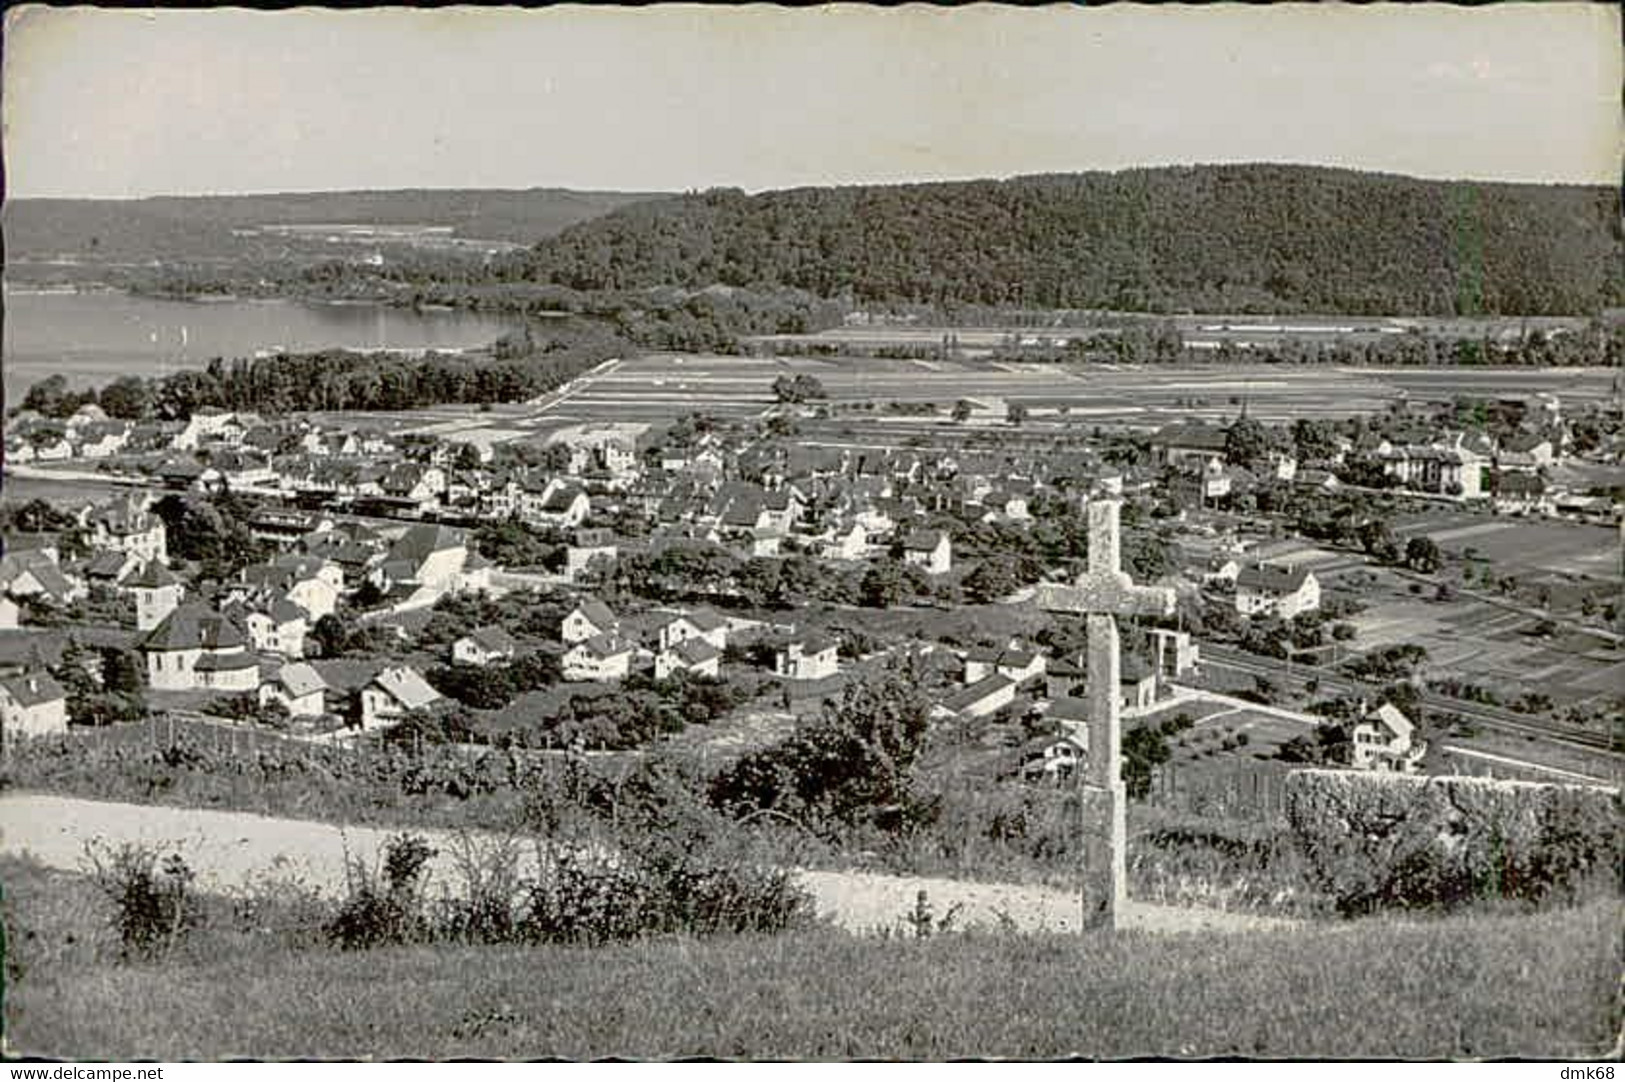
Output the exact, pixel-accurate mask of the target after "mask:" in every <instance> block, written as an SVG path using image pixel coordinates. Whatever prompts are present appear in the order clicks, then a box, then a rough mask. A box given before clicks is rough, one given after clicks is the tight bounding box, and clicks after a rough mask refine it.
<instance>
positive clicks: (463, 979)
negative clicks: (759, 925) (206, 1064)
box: [0, 860, 1621, 1059]
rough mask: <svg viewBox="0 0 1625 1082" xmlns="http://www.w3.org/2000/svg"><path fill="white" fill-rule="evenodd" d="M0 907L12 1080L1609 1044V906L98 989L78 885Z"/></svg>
mask: <svg viewBox="0 0 1625 1082" xmlns="http://www.w3.org/2000/svg"><path fill="white" fill-rule="evenodd" d="M0 881H3V883H4V885H5V896H4V918H5V924H6V930H7V933H8V942H9V943H12V944H15V945H16V949H15V950H14V951H11V952H10V953H8V959H7V965H8V995H7V1005H6V1021H7V1036H8V1039H9V1040H10V1042H11V1047H12V1048H13V1049H14V1050H15V1051H17V1052H21V1053H25V1054H40V1055H56V1056H68V1057H73V1058H109V1059H132V1058H143V1057H155V1058H162V1059H178V1058H199V1059H215V1058H222V1057H230V1056H249V1057H260V1058H286V1057H292V1056H318V1057H351V1056H355V1057H363V1058H365V1057H374V1058H383V1057H394V1056H407V1057H426V1058H433V1059H444V1058H452V1057H459V1056H476V1057H491V1058H535V1057H539V1056H555V1055H556V1056H563V1057H567V1058H572V1059H588V1058H598V1057H604V1056H626V1057H632V1058H648V1059H670V1058H678V1057H687V1056H717V1057H727V1058H746V1059H770V1058H790V1059H850V1058H870V1057H872V1058H886V1059H891V1058H901V1059H943V1058H951V1057H959V1056H992V1057H1012V1058H1053V1057H1060V1056H1069V1055H1082V1056H1089V1057H1101V1058H1108V1059H1113V1058H1124V1057H1135V1056H1170V1057H1210V1056H1243V1057H1249V1058H1278V1057H1300V1056H1308V1057H1331V1058H1355V1059H1368V1058H1403V1059H1418V1058H1435V1057H1444V1058H1456V1057H1500V1056H1525V1057H1530V1058H1538V1059H1571V1058H1587V1057H1592V1056H1597V1055H1600V1054H1602V1053H1604V1052H1605V1051H1606V1050H1607V1049H1608V1048H1609V1047H1610V1045H1611V1043H1612V1040H1613V1037H1614V1034H1615V1033H1616V1032H1617V1031H1618V1027H1619V1025H1620V1010H1619V1000H1618V998H1617V992H1618V958H1619V956H1620V947H1621V943H1620V918H1621V911H1620V907H1619V906H1618V904H1617V903H1616V904H1598V903H1593V904H1590V905H1588V906H1585V907H1581V908H1577V909H1567V910H1562V911H1557V912H1551V913H1543V914H1536V915H1520V916H1467V917H1448V918H1440V919H1437V920H1429V921H1425V922H1409V923H1400V922H1394V921H1389V920H1385V919H1382V918H1372V919H1367V920H1361V921H1355V922H1350V923H1347V924H1339V925H1333V926H1326V927H1314V926H1311V927H1308V928H1301V929H1295V930H1291V931H1280V932H1274V931H1265V932H1254V933H1248V934H1245V935H1235V936H1219V937H1214V936H1204V935H1197V934H1190V935H1164V936H1152V935H1144V934H1118V935H1111V934H1099V935H1090V936H1064V935H1036V936H1015V935H1004V934H999V933H981V934H979V933H960V934H953V935H932V936H930V937H924V938H921V937H908V938H892V939H888V940H878V939H872V938H858V937H851V936H846V935H843V934H840V933H838V932H835V931H833V930H830V929H825V928H812V929H808V930H804V931H800V932H795V933H790V934H785V935H776V936H762V935H750V934H747V935H738V936H722V937H717V938H709V939H696V938H694V937H690V936H685V935H671V936H657V937H654V938H645V939H641V940H639V941H637V942H635V943H622V944H610V945H607V946H596V947H585V946H576V945H541V946H524V947H521V946H513V945H500V946H468V945H464V944H458V943H450V942H446V943H437V944H415V945H407V946H399V947H386V948H380V949H376V950H371V951H367V952H340V951H328V950H320V951H310V950H289V949H286V948H273V949H266V948H265V947H263V946H258V947H257V946H256V945H255V943H254V942H253V941H252V940H251V939H250V938H249V937H247V936H245V935H243V934H241V933H236V932H232V931H230V930H229V929H210V930H207V931H200V933H199V935H204V936H214V937H216V938H215V939H213V940H212V941H211V942H210V944H209V946H210V949H208V950H201V949H182V950H179V951H177V952H176V953H175V954H173V955H171V956H170V957H169V959H168V960H167V961H164V962H150V963H143V964H139V965H122V964H117V963H115V962H112V961H111V960H110V958H111V955H110V954H109V953H108V952H110V951H116V937H113V936H112V935H111V934H110V933H109V932H108V931H106V928H107V927H108V926H107V924H106V914H105V912H98V907H102V906H105V899H103V898H102V896H101V895H99V894H98V893H97V892H96V890H95V888H94V886H93V885H92V884H90V883H89V882H88V881H86V880H84V879H83V878H81V877H75V876H66V875H61V874H56V873H50V872H45V871H43V870H41V869H38V868H37V867H31V866H28V865H25V864H22V863H21V862H18V861H15V860H6V861H3V862H0ZM98 937H100V949H98V947H97V946H96V944H95V942H94V941H95V940H97V938H98ZM201 943H202V941H201V940H200V941H199V945H201ZM407 990H409V992H408V991H407Z"/></svg>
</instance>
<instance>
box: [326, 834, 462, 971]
mask: <svg viewBox="0 0 1625 1082" xmlns="http://www.w3.org/2000/svg"><path fill="white" fill-rule="evenodd" d="M435 855H436V851H435V850H434V849H433V848H431V847H430V845H429V843H428V842H426V841H424V840H423V838H422V837H420V836H418V835H413V834H398V835H396V836H394V837H392V838H390V839H389V841H388V842H386V843H385V845H384V875H383V882H382V883H380V882H379V878H378V876H376V875H374V874H373V873H372V872H371V870H370V869H368V868H367V866H366V865H365V864H364V863H363V862H361V861H360V860H350V861H349V862H348V868H347V869H346V871H347V872H348V886H349V894H348V897H346V898H345V900H344V902H343V904H342V905H340V907H339V911H338V913H337V914H336V915H335V916H334V917H333V919H332V921H331V922H330V923H329V924H328V926H327V934H328V938H329V939H331V940H332V941H333V942H334V943H335V944H337V945H338V946H340V947H342V948H344V949H345V950H357V949H362V948H367V947H378V946H383V945H385V944H392V943H409V942H414V941H417V940H419V939H422V938H424V937H425V935H426V933H427V931H428V928H427V922H426V921H425V919H424V914H423V906H422V895H421V890H422V885H423V884H422V880H423V872H424V869H425V868H426V867H427V865H428V863H429V861H430V860H432V859H433V858H434V857H435Z"/></svg>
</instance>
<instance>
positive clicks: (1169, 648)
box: [1145, 627, 1202, 678]
mask: <svg viewBox="0 0 1625 1082" xmlns="http://www.w3.org/2000/svg"><path fill="white" fill-rule="evenodd" d="M1145 636H1146V642H1147V646H1148V648H1149V650H1150V654H1151V658H1152V667H1153V668H1154V669H1155V670H1156V671H1157V674H1158V675H1159V676H1163V677H1174V678H1177V677H1181V676H1187V675H1189V674H1190V673H1192V672H1195V671H1196V667H1197V666H1198V665H1200V664H1201V663H1202V655H1201V651H1200V649H1199V647H1198V646H1197V644H1196V642H1195V640H1193V639H1192V638H1191V634H1190V632H1188V631H1175V630H1171V629H1169V628H1162V627H1153V628H1147V629H1146V632H1145Z"/></svg>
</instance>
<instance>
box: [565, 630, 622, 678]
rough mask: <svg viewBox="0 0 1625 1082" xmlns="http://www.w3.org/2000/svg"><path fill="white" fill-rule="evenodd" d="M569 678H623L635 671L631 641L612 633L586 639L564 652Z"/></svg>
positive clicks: (566, 673) (566, 674)
mask: <svg viewBox="0 0 1625 1082" xmlns="http://www.w3.org/2000/svg"><path fill="white" fill-rule="evenodd" d="M563 665H564V678H565V679H566V680H597V681H605V680H624V679H625V678H626V676H627V674H628V673H630V672H631V671H632V644H631V643H629V642H626V641H625V640H623V639H621V638H620V637H619V636H617V635H615V634H613V633H611V634H605V635H595V636H593V637H592V638H590V639H583V640H582V641H580V642H578V643H576V644H575V645H574V646H572V647H570V649H568V650H566V651H565V652H564V658H563Z"/></svg>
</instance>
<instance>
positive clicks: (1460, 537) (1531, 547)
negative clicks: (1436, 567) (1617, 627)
mask: <svg viewBox="0 0 1625 1082" xmlns="http://www.w3.org/2000/svg"><path fill="white" fill-rule="evenodd" d="M1394 532H1395V533H1396V534H1397V535H1398V536H1399V537H1400V538H1401V539H1405V538H1410V537H1414V536H1418V535H1422V536H1426V537H1431V538H1432V539H1433V540H1434V541H1435V542H1436V543H1437V544H1438V546H1439V547H1440V548H1441V549H1443V550H1444V551H1445V552H1446V553H1449V554H1451V555H1454V556H1458V557H1459V556H1461V555H1463V554H1468V553H1476V554H1477V556H1479V557H1480V558H1482V559H1485V560H1488V561H1489V562H1490V563H1492V564H1494V565H1495V567H1496V568H1497V569H1498V570H1499V569H1500V568H1502V567H1506V568H1509V569H1514V570H1516V571H1518V572H1520V573H1527V572H1531V571H1533V572H1550V573H1552V574H1555V575H1583V576H1586V577H1589V578H1595V579H1603V580H1606V581H1611V582H1618V581H1620V567H1621V555H1622V548H1621V538H1620V533H1619V531H1618V530H1617V529H1612V528H1610V527H1607V526H1589V525H1585V524H1582V523H1572V522H1551V521H1543V520H1525V519H1509V518H1495V519H1487V518H1485V517H1483V516H1482V515H1470V514H1467V513H1465V512H1460V511H1452V510H1449V509H1439V510H1434V511H1428V512H1422V513H1418V514H1412V515H1406V516H1404V517H1402V518H1401V519H1399V520H1398V521H1397V522H1396V523H1395V524H1394Z"/></svg>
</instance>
